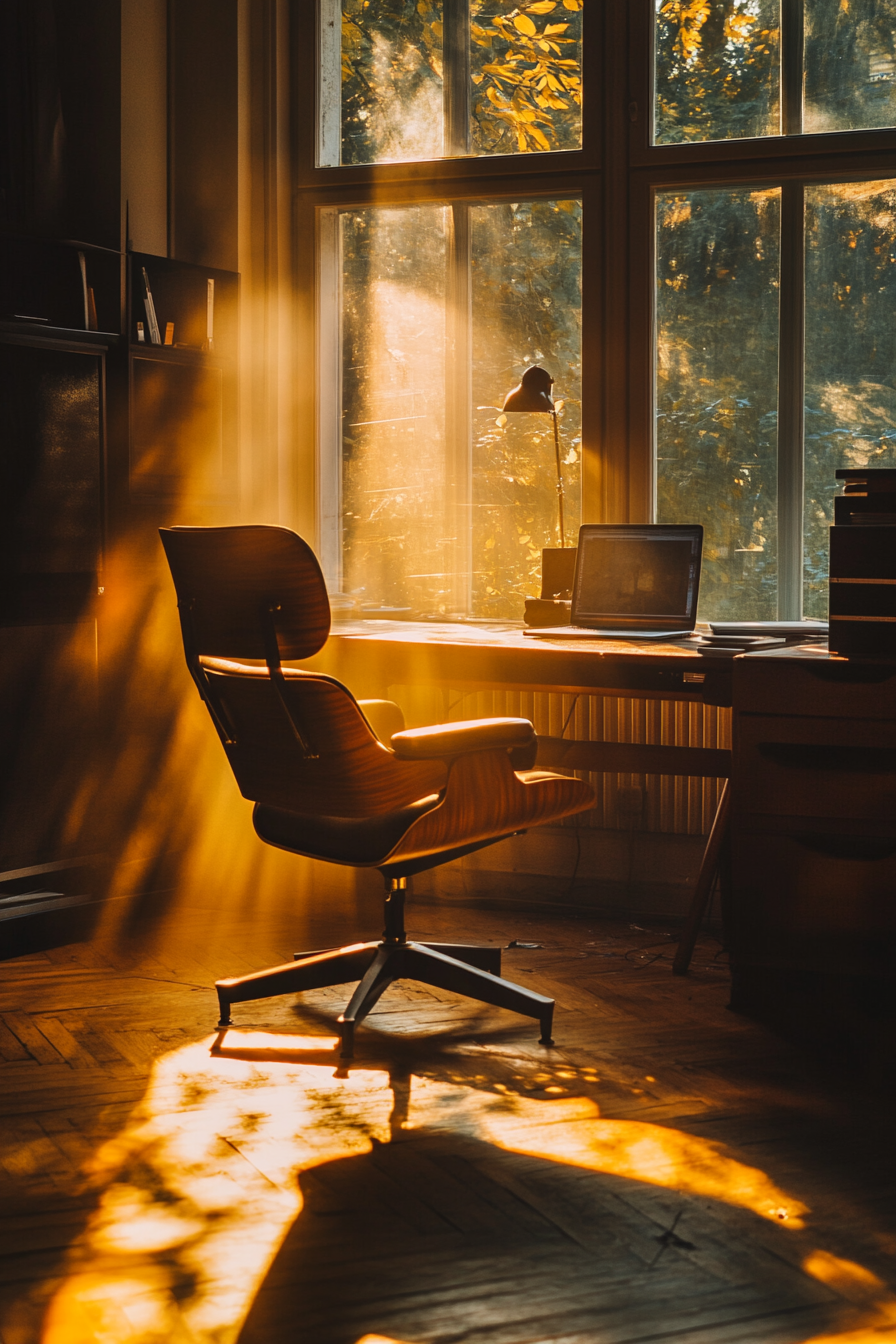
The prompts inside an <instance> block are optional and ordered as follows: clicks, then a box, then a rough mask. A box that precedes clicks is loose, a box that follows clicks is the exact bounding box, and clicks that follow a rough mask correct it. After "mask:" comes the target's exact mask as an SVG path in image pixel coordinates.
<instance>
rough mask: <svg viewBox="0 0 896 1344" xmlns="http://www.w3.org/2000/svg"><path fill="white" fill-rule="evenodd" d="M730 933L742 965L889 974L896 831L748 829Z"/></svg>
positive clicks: (895, 919)
mask: <svg viewBox="0 0 896 1344" xmlns="http://www.w3.org/2000/svg"><path fill="white" fill-rule="evenodd" d="M732 862H733V867H734V874H735V878H734V887H735V896H736V899H735V900H734V901H733V902H732V909H731V913H730V922H729V939H730V941H731V944H732V955H734V949H735V948H736V949H737V951H736V956H735V957H734V959H735V961H736V962H737V964H738V966H739V967H740V968H744V967H746V966H765V967H775V968H779V969H780V970H782V971H784V972H786V971H789V970H793V969H795V968H803V969H809V968H811V969H814V970H816V971H818V972H820V973H824V974H826V975H829V974H841V975H872V976H880V977H883V976H884V975H887V974H888V973H889V968H890V965H891V959H892V955H893V950H894V942H896V835H894V836H889V837H888V836H881V835H876V836H875V835H861V834H859V835H856V834H853V835H848V834H839V835H838V834H832V833H827V834H825V833H824V832H823V831H818V830H815V831H812V830H808V829H807V830H806V831H803V832H800V831H797V830H794V831H793V832H792V833H790V834H786V833H785V834H775V833H774V832H770V831H762V830H759V829H756V830H753V829H750V828H747V827H744V826H740V827H738V828H737V829H736V830H735V832H734V835H733V838H732Z"/></svg>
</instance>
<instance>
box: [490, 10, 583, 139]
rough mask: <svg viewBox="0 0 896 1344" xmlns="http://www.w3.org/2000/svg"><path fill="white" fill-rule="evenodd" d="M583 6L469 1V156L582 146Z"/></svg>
mask: <svg viewBox="0 0 896 1344" xmlns="http://www.w3.org/2000/svg"><path fill="white" fill-rule="evenodd" d="M583 8H584V5H583V0H556V3H552V0H535V3H534V4H529V5H525V4H523V5H516V4H514V3H512V0H473V3H472V6H471V11H472V28H471V37H472V41H471V59H470V66H471V81H472V90H471V98H472V107H471V112H472V138H473V143H472V152H473V153H474V154H527V153H531V152H533V151H535V152H537V151H539V150H541V151H545V150H557V149H578V148H579V146H580V145H581V143H582V17H583Z"/></svg>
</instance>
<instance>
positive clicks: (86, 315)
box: [78, 252, 96, 331]
mask: <svg viewBox="0 0 896 1344" xmlns="http://www.w3.org/2000/svg"><path fill="white" fill-rule="evenodd" d="M78 265H79V267H80V268H81V292H82V295H83V298H84V330H85V331H90V330H91V327H90V290H89V289H88V286H87V258H86V257H85V255H84V253H83V252H79V253H78ZM95 329H96V328H95V326H94V330H95Z"/></svg>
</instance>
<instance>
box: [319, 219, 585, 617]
mask: <svg viewBox="0 0 896 1344" xmlns="http://www.w3.org/2000/svg"><path fill="white" fill-rule="evenodd" d="M581 213H582V212H581V204H580V202H578V201H543V200H538V201H529V202H525V201H524V202H518V203H516V204H512V205H511V204H503V203H502V204H476V205H470V204H465V203H463V202H460V203H456V204H455V205H453V206H451V205H447V206H441V205H439V206H435V205H427V206H406V207H398V208H392V209H390V208H370V209H362V210H354V211H346V212H344V213H342V214H341V216H340V236H341V249H342V269H343V279H342V303H341V310H342V319H341V321H342V337H341V351H342V373H341V384H342V439H341V452H342V459H341V491H342V523H341V530H342V589H343V591H344V592H345V593H348V594H351V596H352V597H353V598H354V599H355V604H356V607H358V608H359V609H360V608H363V607H365V606H366V607H369V608H374V609H381V608H383V607H392V608H402V609H404V611H405V613H406V614H409V615H414V616H422V615H442V616H452V615H457V614H459V613H463V614H468V613H472V614H473V615H476V616H491V617H504V616H506V617H510V618H513V619H518V618H520V617H521V616H522V614H523V599H524V598H525V597H526V596H529V595H537V594H538V591H539V588H540V573H541V548H542V547H543V546H550V545H557V544H558V541H559V532H558V507H557V486H556V470H555V452H554V439H553V424H552V418H551V417H550V416H549V415H545V414H528V415H527V414H508V415H504V414H503V413H502V411H501V406H502V405H503V401H504V397H505V395H506V393H507V392H509V391H510V389H511V388H512V387H513V386H515V385H516V383H518V382H519V379H520V375H521V374H522V372H523V371H524V370H525V369H526V368H528V367H529V365H531V364H534V363H538V364H541V365H543V367H545V368H546V369H547V370H548V372H549V373H550V374H551V375H552V376H553V378H554V380H555V383H554V392H555V394H556V400H557V405H558V410H559V416H558V419H559V434H560V446H561V450H562V458H563V461H562V474H563V482H564V487H565V494H564V500H565V514H566V518H565V525H566V526H565V532H566V538H567V541H568V542H570V543H573V544H574V543H575V539H576V533H577V530H578V526H579V515H580V490H579V461H580V456H581V435H580V424H581V412H580V396H581V354H580V323H581V254H582V246H581Z"/></svg>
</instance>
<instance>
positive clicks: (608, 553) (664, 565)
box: [524, 523, 703, 640]
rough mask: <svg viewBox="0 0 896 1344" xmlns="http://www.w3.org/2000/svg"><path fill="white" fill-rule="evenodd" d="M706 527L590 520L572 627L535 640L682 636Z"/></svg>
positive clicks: (692, 615)
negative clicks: (592, 521) (595, 521)
mask: <svg viewBox="0 0 896 1344" xmlns="http://www.w3.org/2000/svg"><path fill="white" fill-rule="evenodd" d="M702 552H703V528H702V527H700V526H699V524H690V523H688V524H679V523H627V524H616V523H585V524H584V525H583V526H582V527H581V528H580V529H579V549H578V552H577V554H576V572H575V578H574V579H573V589H572V611H571V620H570V624H569V625H551V626H543V627H541V628H540V629H539V628H534V629H527V630H525V631H524V633H525V634H527V635H530V636H532V638H533V639H638V640H642V639H656V640H663V639H683V638H685V637H686V636H688V635H690V634H693V631H694V626H695V625H696V622H697V594H698V591H699V588H700V560H701V555H702Z"/></svg>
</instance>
